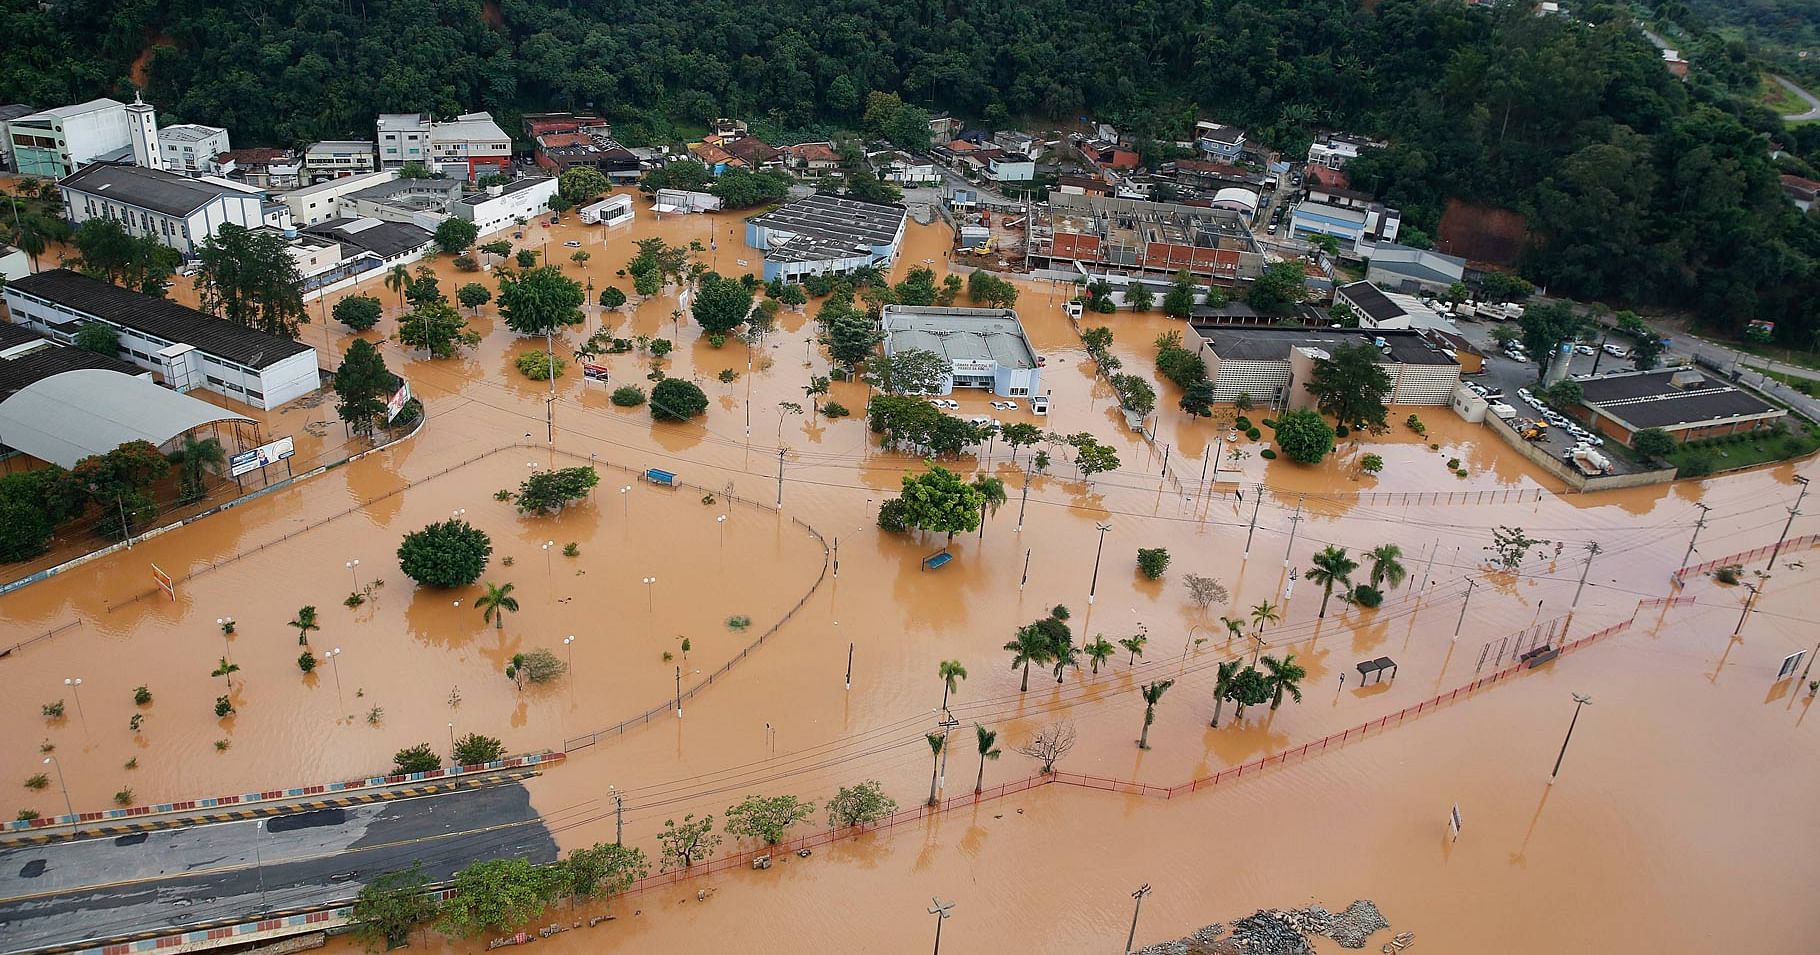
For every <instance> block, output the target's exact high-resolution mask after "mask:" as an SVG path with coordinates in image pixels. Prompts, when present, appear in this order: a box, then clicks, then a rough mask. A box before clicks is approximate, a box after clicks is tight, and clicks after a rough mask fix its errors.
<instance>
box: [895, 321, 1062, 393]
mask: <svg viewBox="0 0 1820 955" xmlns="http://www.w3.org/2000/svg"><path fill="white" fill-rule="evenodd" d="M879 324H880V327H881V328H882V329H883V330H884V333H885V354H887V355H895V354H897V353H899V352H904V351H912V350H921V351H932V352H935V353H936V354H938V355H941V356H943V357H945V358H947V359H948V360H949V362H950V363H951V364H952V366H953V367H952V370H951V371H950V372H949V374H948V376H947V378H946V379H944V380H943V381H942V384H941V387H939V388H938V389H937V390H936V392H935V393H936V394H939V395H945V394H949V393H950V392H952V391H954V389H956V388H981V389H985V390H987V391H990V392H992V393H993V394H995V395H999V396H1000V397H1004V398H1023V397H1028V396H1030V395H1034V394H1037V393H1038V387H1039V385H1040V384H1041V376H1042V369H1041V367H1040V366H1039V365H1038V363H1037V358H1036V350H1035V349H1034V348H1032V347H1031V346H1030V339H1029V338H1028V337H1026V336H1025V335H1024V326H1023V325H1022V324H1021V323H1020V322H1018V320H1017V312H1015V311H1013V310H1011V309H1008V308H946V307H940V306H921V305H887V306H885V308H884V311H883V312H882V313H881V314H880V316H879Z"/></svg>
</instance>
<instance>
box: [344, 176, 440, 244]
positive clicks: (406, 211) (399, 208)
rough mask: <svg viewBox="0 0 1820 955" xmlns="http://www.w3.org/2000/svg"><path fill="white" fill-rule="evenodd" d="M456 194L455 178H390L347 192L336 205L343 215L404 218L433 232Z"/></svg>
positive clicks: (396, 219) (387, 218) (382, 218)
mask: <svg viewBox="0 0 1820 955" xmlns="http://www.w3.org/2000/svg"><path fill="white" fill-rule="evenodd" d="M459 198H461V181H460V180H458V179H393V180H390V181H388V182H382V183H379V184H377V185H372V186H368V187H366V188H365V189H361V190H359V191H357V192H350V193H347V194H346V195H343V196H342V197H341V198H340V199H339V201H338V203H337V207H338V208H339V209H340V211H341V214H342V215H344V216H353V217H357V218H358V217H368V218H373V219H380V220H383V221H385V222H406V223H409V224H411V225H414V226H418V227H420V228H424V229H428V230H430V231H431V232H434V231H436V227H437V226H439V225H441V224H442V220H444V219H447V218H448V217H449V214H450V213H449V209H450V207H451V206H452V205H453V204H454V203H455V200H457V199H459Z"/></svg>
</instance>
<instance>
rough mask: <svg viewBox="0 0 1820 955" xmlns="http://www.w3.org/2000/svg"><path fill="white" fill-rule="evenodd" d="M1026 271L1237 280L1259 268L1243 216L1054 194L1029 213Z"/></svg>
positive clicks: (1259, 257) (1257, 272) (1258, 272)
mask: <svg viewBox="0 0 1820 955" xmlns="http://www.w3.org/2000/svg"><path fill="white" fill-rule="evenodd" d="M1025 248H1026V250H1027V262H1028V264H1029V265H1030V267H1031V268H1036V269H1053V270H1056V271H1058V272H1066V273H1069V274H1080V273H1081V272H1082V271H1085V273H1086V274H1088V275H1095V276H1099V275H1125V276H1131V277H1143V276H1149V277H1154V278H1168V277H1170V276H1173V275H1174V274H1175V273H1177V272H1179V271H1182V270H1184V269H1185V270H1187V272H1188V273H1189V275H1191V276H1193V277H1194V278H1195V279H1196V280H1198V281H1200V282H1202V283H1207V282H1215V283H1219V284H1222V285H1227V286H1231V285H1235V284H1237V283H1239V282H1242V281H1246V280H1249V279H1254V278H1257V277H1258V276H1259V275H1262V274H1263V272H1264V256H1263V254H1262V253H1261V252H1260V251H1259V250H1258V246H1257V240H1256V239H1254V238H1253V237H1252V235H1251V230H1250V229H1249V228H1247V227H1246V225H1245V219H1244V217H1243V216H1242V215H1241V214H1239V213H1237V212H1233V211H1232V210H1230V209H1209V208H1207V207H1204V206H1185V205H1179V204H1176V203H1172V202H1149V201H1146V200H1143V199H1125V198H1118V197H1107V196H1098V195H1071V194H1068V193H1062V192H1055V193H1051V194H1050V196H1049V203H1048V205H1047V206H1046V207H1044V206H1036V207H1034V208H1033V210H1032V213H1031V216H1030V230H1029V240H1028V242H1027V243H1026V245H1025Z"/></svg>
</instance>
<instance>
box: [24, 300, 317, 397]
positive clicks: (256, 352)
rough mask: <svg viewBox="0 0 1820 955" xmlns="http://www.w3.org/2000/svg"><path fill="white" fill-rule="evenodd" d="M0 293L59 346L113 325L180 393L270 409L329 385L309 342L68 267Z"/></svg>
mask: <svg viewBox="0 0 1820 955" xmlns="http://www.w3.org/2000/svg"><path fill="white" fill-rule="evenodd" d="M0 294H3V295H4V298H5V301H6V306H7V310H8V311H9V312H10V313H11V314H12V317H13V320H14V321H16V322H20V323H22V324H24V325H27V326H29V327H31V328H33V329H36V330H38V331H40V332H43V333H44V334H46V335H48V336H50V337H51V338H52V339H54V340H56V341H59V342H64V343H68V342H70V341H72V340H73V339H74V338H75V336H76V332H77V330H79V329H80V328H81V327H82V325H83V324H85V323H88V322H100V323H102V324H104V325H111V326H113V327H114V328H115V329H116V330H118V331H119V333H120V354H119V357H120V358H121V359H123V360H125V361H128V362H131V363H133V364H134V365H137V366H139V367H141V368H144V369H146V370H147V371H151V372H156V373H157V374H158V375H159V376H160V378H161V379H162V381H163V383H164V384H165V385H167V386H168V387H171V388H174V389H176V390H177V391H180V392H187V391H192V390H194V389H197V388H201V389H204V390H207V391H213V392H215V393H217V394H221V395H225V396H227V397H229V398H233V399H234V400H236V401H243V402H245V403H247V404H250V405H252V406H254V407H256V408H260V409H263V410H267V411H269V410H271V409H273V408H276V407H278V406H279V405H282V404H284V403H285V402H288V401H291V400H293V399H295V398H299V397H302V396H303V395H307V394H309V393H311V392H313V391H315V390H317V389H318V388H320V387H321V386H322V382H321V373H320V371H319V370H318V368H317V365H316V350H315V349H313V348H311V347H309V346H308V345H305V344H303V343H301V342H296V341H292V340H290V339H288V338H279V337H278V336H276V335H268V334H266V333H265V332H262V331H259V330H257V329H253V328H248V327H247V326H245V325H238V324H235V323H233V322H230V321H227V320H225V319H220V318H216V317H214V316H213V315H205V314H203V313H202V312H198V311H196V310H195V309H193V308H187V307H185V306H182V305H179V304H177V303H176V302H172V301H168V300H166V299H162V298H154V297H152V296H150V295H141V294H139V293H138V292H132V291H128V290H126V289H123V288H120V287H119V286H116V285H113V284H110V283H108V282H103V281H101V280H100V279H93V278H89V277H88V276H86V275H81V274H78V273H76V272H72V271H70V270H68V269H51V270H49V271H46V272H40V273H38V274H36V275H28V276H26V277H25V278H22V279H20V280H18V281H16V282H10V283H8V284H7V286H6V288H5V290H4V292H0Z"/></svg>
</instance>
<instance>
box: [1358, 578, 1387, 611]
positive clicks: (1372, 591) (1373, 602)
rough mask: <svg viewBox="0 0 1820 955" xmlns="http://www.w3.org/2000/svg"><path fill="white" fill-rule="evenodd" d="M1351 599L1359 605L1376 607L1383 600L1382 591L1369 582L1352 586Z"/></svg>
mask: <svg viewBox="0 0 1820 955" xmlns="http://www.w3.org/2000/svg"><path fill="white" fill-rule="evenodd" d="M1352 600H1353V602H1354V603H1356V604H1358V605H1359V606H1361V607H1376V606H1377V605H1379V604H1381V603H1383V602H1384V592H1383V591H1381V590H1379V589H1378V588H1376V587H1373V586H1371V585H1370V584H1360V585H1358V586H1357V587H1355V588H1353V591H1352Z"/></svg>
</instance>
